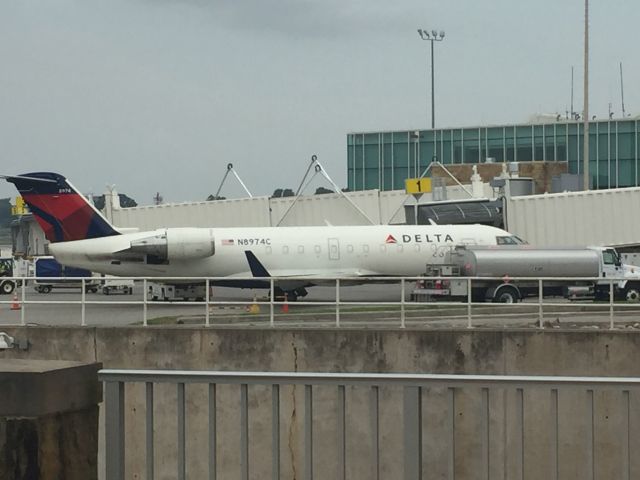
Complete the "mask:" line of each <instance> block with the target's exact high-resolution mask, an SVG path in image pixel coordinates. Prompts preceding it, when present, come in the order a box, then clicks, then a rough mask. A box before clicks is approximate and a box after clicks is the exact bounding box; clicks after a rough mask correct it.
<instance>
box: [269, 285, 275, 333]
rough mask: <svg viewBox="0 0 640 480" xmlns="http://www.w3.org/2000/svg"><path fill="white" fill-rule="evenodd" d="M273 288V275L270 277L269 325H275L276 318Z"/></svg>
mask: <svg viewBox="0 0 640 480" xmlns="http://www.w3.org/2000/svg"><path fill="white" fill-rule="evenodd" d="M273 288H274V284H273V277H270V278H269V326H270V327H275V318H273V301H274V298H275V295H274V293H273Z"/></svg>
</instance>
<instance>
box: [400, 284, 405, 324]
mask: <svg viewBox="0 0 640 480" xmlns="http://www.w3.org/2000/svg"><path fill="white" fill-rule="evenodd" d="M404 296H405V292H404V278H401V279H400V328H405V327H406V324H405V318H404Z"/></svg>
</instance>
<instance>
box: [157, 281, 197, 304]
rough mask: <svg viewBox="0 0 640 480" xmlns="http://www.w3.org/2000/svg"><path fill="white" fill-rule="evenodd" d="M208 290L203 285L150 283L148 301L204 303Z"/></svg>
mask: <svg viewBox="0 0 640 480" xmlns="http://www.w3.org/2000/svg"><path fill="white" fill-rule="evenodd" d="M206 294H207V289H206V286H205V284H204V283H202V284H181V283H178V284H173V283H159V282H158V283H156V282H149V283H148V284H147V300H152V301H158V300H161V301H165V302H170V301H185V302H186V301H189V300H195V301H196V302H203V301H204V299H205V298H206Z"/></svg>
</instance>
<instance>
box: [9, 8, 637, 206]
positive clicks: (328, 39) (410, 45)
mask: <svg viewBox="0 0 640 480" xmlns="http://www.w3.org/2000/svg"><path fill="white" fill-rule="evenodd" d="M583 9H584V2H583V1H582V0H536V1H529V2H524V1H516V0H484V1H478V0H449V1H445V0H439V1H431V0H395V1H394V2H390V1H388V0H357V1H347V0H322V1H305V0H273V1H269V0H245V1H243V0H237V1H231V0H227V1H219V0H191V1H189V0H184V1H179V0H175V1H173V0H126V1H123V0H108V1H107V0H105V1H89V0H55V1H19V2H17V1H10V0H4V1H1V2H0V59H1V61H2V63H1V66H0V145H1V148H2V154H1V160H0V165H1V167H0V173H9V174H14V173H26V172H30V171H38V170H47V171H57V172H60V173H63V174H64V175H66V176H67V177H68V178H69V179H70V180H71V182H72V183H74V184H75V185H76V186H77V187H78V188H79V189H80V190H82V191H83V192H85V193H88V192H93V193H96V194H99V193H102V192H103V191H104V189H105V185H106V184H107V183H109V184H116V186H117V189H118V190H119V191H120V192H123V193H127V194H128V195H130V196H132V197H134V198H135V199H136V200H137V201H138V203H139V204H150V203H152V197H153V195H154V194H155V192H157V191H159V192H160V193H161V194H162V195H163V196H164V199H165V201H184V200H201V199H204V198H205V197H206V196H207V195H208V194H209V193H213V192H215V190H216V188H217V186H218V184H219V182H220V180H221V178H222V176H223V174H224V172H225V166H226V164H227V163H229V162H232V163H233V164H234V165H235V167H236V170H237V171H238V172H239V174H240V176H241V177H242V178H243V179H244V181H245V183H246V184H247V186H248V187H249V189H250V190H252V191H253V193H254V194H271V193H272V192H273V190H274V189H275V188H277V187H289V188H294V189H295V187H296V186H297V184H298V183H299V182H300V180H301V178H302V175H303V174H304V171H305V169H306V167H307V164H308V162H309V159H310V156H311V155H312V154H314V153H315V154H317V155H318V157H319V159H320V161H321V163H322V164H323V165H324V166H325V168H326V170H327V171H328V172H329V174H330V175H331V176H332V177H333V178H334V180H335V181H336V182H337V183H338V184H339V185H341V186H344V185H345V184H346V135H347V133H348V132H360V131H377V130H404V129H414V128H424V127H426V126H427V124H428V121H429V118H430V117H428V116H427V111H428V110H427V109H428V103H427V99H428V96H427V93H428V92H429V88H430V87H429V84H428V82H427V71H428V65H429V64H428V51H429V50H428V42H424V41H421V40H420V39H419V37H418V34H417V32H416V29H417V28H418V27H425V28H428V29H432V28H436V29H438V30H445V32H446V37H445V40H444V41H443V42H442V43H439V44H437V45H436V107H437V111H436V121H437V126H441V127H445V126H457V127H460V126H474V125H479V124H486V123H490V124H496V123H498V124H499V123H521V122H526V121H527V120H528V119H529V117H530V116H531V115H533V114H535V113H540V112H544V113H551V112H562V113H564V111H565V110H566V109H568V108H569V101H570V75H571V66H572V65H574V66H575V88H576V93H575V103H576V110H578V111H579V110H581V108H582V40H583V11H584V10H583ZM639 20H640V2H638V1H637V0H616V1H608V2H605V1H604V0H592V1H591V47H592V51H591V107H590V110H591V112H592V113H594V114H596V115H598V116H606V115H607V112H608V108H609V107H608V105H609V102H612V103H613V110H614V112H616V114H619V113H620V110H621V107H620V80H619V62H621V61H622V62H623V67H624V80H625V104H626V109H627V112H628V113H632V114H633V115H637V114H639V113H640V91H639V90H638V87H637V85H638V80H639V77H640V55H638V46H637V35H636V34H635V32H636V30H637V25H638V21H639ZM429 108H430V107H429ZM317 185H323V186H326V183H322V182H318V183H317ZM314 186H315V184H314ZM222 194H224V195H227V196H230V197H233V196H238V195H239V194H240V189H239V187H238V186H237V185H236V184H235V183H234V182H229V183H228V185H227V186H226V187H225V188H224V189H223V192H222ZM13 195H15V191H14V190H13V188H12V187H11V185H9V184H6V183H5V182H1V183H0V197H7V196H13Z"/></svg>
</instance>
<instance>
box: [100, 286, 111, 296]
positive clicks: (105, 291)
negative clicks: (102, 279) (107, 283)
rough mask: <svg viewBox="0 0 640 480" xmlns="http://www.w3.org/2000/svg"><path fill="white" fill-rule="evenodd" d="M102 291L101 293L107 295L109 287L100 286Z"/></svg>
mask: <svg viewBox="0 0 640 480" xmlns="http://www.w3.org/2000/svg"><path fill="white" fill-rule="evenodd" d="M102 293H103V294H104V295H109V288H108V287H103V288H102Z"/></svg>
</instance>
